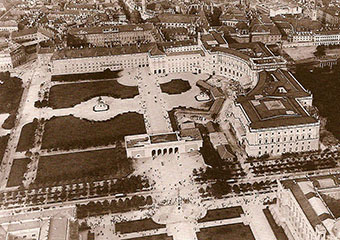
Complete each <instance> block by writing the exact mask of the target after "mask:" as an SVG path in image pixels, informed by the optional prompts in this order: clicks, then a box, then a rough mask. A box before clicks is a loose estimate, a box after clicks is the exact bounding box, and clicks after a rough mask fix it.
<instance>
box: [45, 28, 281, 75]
mask: <svg viewBox="0 0 340 240" xmlns="http://www.w3.org/2000/svg"><path fill="white" fill-rule="evenodd" d="M285 66H286V61H285V60H284V59H283V58H281V57H277V56H273V55H270V56H267V55H266V56H263V57H259V56H253V55H250V54H248V53H247V52H244V53H243V52H241V51H238V50H235V49H231V48H228V43H227V41H226V40H225V39H224V38H223V36H222V34H221V33H217V32H212V33H209V34H205V35H200V36H199V38H198V41H194V40H184V41H177V42H161V43H145V44H132V45H123V46H113V47H110V48H100V47H99V48H98V47H97V48H84V49H63V50H60V51H58V52H55V53H54V55H53V56H52V58H51V71H52V74H53V75H61V74H75V73H88V72H100V71H104V70H105V69H110V70H121V69H126V68H138V67H149V71H150V73H151V74H167V73H178V72H193V73H208V74H212V75H222V76H226V77H230V78H233V79H235V80H241V79H250V80H252V81H256V79H257V77H258V72H259V71H261V70H263V69H276V68H279V67H285Z"/></svg>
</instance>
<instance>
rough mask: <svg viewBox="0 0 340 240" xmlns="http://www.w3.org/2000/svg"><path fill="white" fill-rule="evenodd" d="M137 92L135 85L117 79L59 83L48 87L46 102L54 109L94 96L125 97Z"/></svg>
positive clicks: (130, 96)
mask: <svg viewBox="0 0 340 240" xmlns="http://www.w3.org/2000/svg"><path fill="white" fill-rule="evenodd" d="M138 94H139V92H138V87H137V86H126V85H122V84H120V83H119V82H118V81H117V80H109V81H96V82H85V83H72V84H60V85H55V86H53V87H52V88H51V89H50V96H49V103H48V104H49V106H50V107H52V108H54V109H58V108H69V107H73V106H75V105H77V104H79V103H81V102H84V101H87V100H90V99H92V98H94V97H99V96H109V97H114V98H120V99H126V98H134V97H135V96H137V95H138Z"/></svg>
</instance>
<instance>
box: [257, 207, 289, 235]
mask: <svg viewBox="0 0 340 240" xmlns="http://www.w3.org/2000/svg"><path fill="white" fill-rule="evenodd" d="M263 213H264V215H265V216H266V218H267V220H268V222H269V225H270V227H271V228H272V230H273V232H274V235H275V237H276V239H277V240H288V237H287V235H286V234H285V232H284V230H283V228H282V227H280V226H279V225H277V224H276V222H275V220H274V218H273V215H272V214H271V213H270V211H269V209H268V208H266V209H263Z"/></svg>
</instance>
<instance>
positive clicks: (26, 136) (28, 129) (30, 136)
mask: <svg viewBox="0 0 340 240" xmlns="http://www.w3.org/2000/svg"><path fill="white" fill-rule="evenodd" d="M37 127H38V119H36V118H35V119H34V120H33V122H31V123H27V124H26V125H25V126H23V128H22V130H21V133H20V138H19V143H18V146H17V151H18V152H24V151H27V150H29V149H31V148H33V144H34V135H35V130H36V129H37Z"/></svg>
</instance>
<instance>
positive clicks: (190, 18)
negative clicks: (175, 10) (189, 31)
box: [157, 13, 198, 24]
mask: <svg viewBox="0 0 340 240" xmlns="http://www.w3.org/2000/svg"><path fill="white" fill-rule="evenodd" d="M197 18H198V17H197V16H195V15H188V14H170V13H162V14H160V15H158V16H157V19H158V20H159V22H160V23H187V24H192V23H194V22H195V21H196V19H197Z"/></svg>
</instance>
